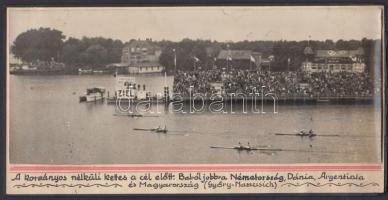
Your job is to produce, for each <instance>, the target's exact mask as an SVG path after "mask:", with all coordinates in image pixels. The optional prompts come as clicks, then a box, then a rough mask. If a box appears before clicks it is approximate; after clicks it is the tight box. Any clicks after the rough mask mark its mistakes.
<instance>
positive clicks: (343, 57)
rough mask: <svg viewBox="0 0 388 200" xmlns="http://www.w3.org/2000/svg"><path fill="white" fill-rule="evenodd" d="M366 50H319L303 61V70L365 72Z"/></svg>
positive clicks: (312, 71) (310, 71)
mask: <svg viewBox="0 0 388 200" xmlns="http://www.w3.org/2000/svg"><path fill="white" fill-rule="evenodd" d="M365 67H366V66H365V62H364V51H363V49H362V48H359V49H357V50H350V51H346V50H337V51H336V50H317V51H316V52H315V53H314V54H313V56H312V58H310V59H307V60H306V61H305V62H303V63H302V70H303V71H305V72H308V73H314V72H333V73H337V72H343V71H346V72H356V73H363V72H365Z"/></svg>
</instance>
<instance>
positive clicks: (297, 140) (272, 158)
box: [9, 75, 381, 164]
mask: <svg viewBox="0 0 388 200" xmlns="http://www.w3.org/2000/svg"><path fill="white" fill-rule="evenodd" d="M136 80H137V82H138V84H141V85H143V84H145V85H146V86H147V90H150V91H152V92H153V93H156V92H162V91H163V86H164V81H165V80H164V77H163V76H158V75H142V76H138V77H136ZM172 83H173V77H168V78H167V84H168V85H169V87H170V88H172ZM94 86H103V87H105V88H106V89H107V90H108V91H110V94H113V93H114V88H115V78H114V77H113V76H111V75H101V76H96V75H94V76H93V75H90V76H88V75H83V76H80V75H54V76H17V75H11V76H10V82H9V89H10V110H9V117H10V132H9V141H10V142H9V145H10V147H9V153H10V163H11V164H221V163H222V164H284V163H379V162H380V160H381V155H380V153H381V109H380V107H379V105H373V104H359V105H358V104H346V105H332V104H316V105H279V107H278V113H276V114H275V113H273V112H271V111H272V105H265V110H266V113H265V114H260V113H252V112H248V113H242V112H241V111H242V108H241V105H240V106H239V105H236V106H235V107H234V109H236V112H235V113H234V114H232V113H230V112H228V113H226V114H222V113H212V112H208V111H205V112H198V113H193V114H189V113H186V114H184V113H176V112H172V111H171V110H172V108H171V106H170V107H167V108H165V107H164V106H163V105H161V106H160V107H158V108H157V107H156V106H153V107H152V110H153V111H156V110H158V111H160V113H159V114H148V115H147V116H145V117H138V118H136V117H128V116H117V115H115V113H116V111H117V108H116V106H115V105H108V104H106V102H100V103H80V102H79V98H78V97H79V96H80V95H82V94H83V93H85V91H86V88H88V87H94ZM186 109H187V108H186ZM164 125H166V126H167V127H168V129H169V132H168V133H167V134H163V133H152V132H148V131H135V130H133V129H134V128H155V127H158V126H162V127H164ZM301 129H306V130H310V129H312V130H314V132H315V133H316V134H318V135H338V136H327V137H323V136H317V137H314V138H308V137H305V138H301V137H297V136H278V135H275V133H296V132H297V131H299V130H301ZM239 142H241V143H242V144H245V145H246V144H247V143H248V142H249V143H250V145H251V146H265V147H269V148H279V149H283V150H284V151H270V152H261V151H250V152H247V151H237V150H234V149H221V148H210V146H222V147H232V146H234V145H236V144H238V143H239Z"/></svg>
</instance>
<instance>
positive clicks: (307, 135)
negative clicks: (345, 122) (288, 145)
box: [275, 133, 340, 137]
mask: <svg viewBox="0 0 388 200" xmlns="http://www.w3.org/2000/svg"><path fill="white" fill-rule="evenodd" d="M275 135H279V136H282V135H283V136H299V137H339V136H340V135H336V134H333V135H317V134H315V133H312V134H308V133H306V134H300V133H275Z"/></svg>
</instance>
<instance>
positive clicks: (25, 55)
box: [11, 28, 381, 72]
mask: <svg viewBox="0 0 388 200" xmlns="http://www.w3.org/2000/svg"><path fill="white" fill-rule="evenodd" d="M152 43H154V44H155V45H158V46H159V47H160V48H161V49H162V54H161V56H160V63H161V64H162V65H163V66H166V68H167V71H169V72H172V71H173V70H174V54H176V58H177V60H176V63H177V69H180V70H193V69H194V63H195V66H196V67H201V68H202V69H206V68H211V67H212V66H213V63H214V58H215V57H216V56H217V55H218V53H219V51H220V50H221V49H227V48H228V47H229V48H230V49H232V50H233V49H235V50H252V51H256V52H260V53H262V56H263V58H268V56H270V55H273V56H274V60H273V62H272V64H271V69H272V70H279V71H282V70H287V68H288V69H290V70H295V69H298V68H299V67H300V66H301V63H302V62H303V61H304V60H305V55H304V54H303V52H304V48H305V47H306V46H307V45H310V46H311V47H312V49H313V50H317V49H323V50H327V49H338V50H354V49H357V48H359V47H362V48H363V49H364V52H365V55H366V64H367V68H368V70H371V69H372V68H373V66H374V64H375V63H376V62H379V59H378V58H379V57H376V56H377V53H378V52H379V51H378V50H380V49H381V47H380V46H379V45H380V40H370V39H365V38H364V39H362V40H361V41H359V40H349V41H346V40H338V41H332V40H325V41H307V40H305V41H285V40H280V41H247V40H244V41H239V42H217V41H210V40H191V39H183V40H182V41H179V42H172V41H167V40H162V41H154V42H152ZM123 47H124V43H123V42H122V41H120V40H112V39H107V38H102V37H94V38H88V37H83V38H82V39H77V38H72V37H70V38H67V39H66V40H65V36H64V35H62V32H61V31H58V30H55V29H49V28H39V29H31V30H28V31H26V32H23V33H21V34H20V35H19V36H18V37H17V38H16V40H15V41H14V42H13V44H12V46H11V52H12V53H13V54H14V55H15V57H16V58H19V59H21V60H23V61H25V62H31V61H34V60H37V59H39V60H51V59H52V58H54V59H55V60H56V61H59V62H64V63H65V64H66V67H67V69H69V70H75V69H77V68H79V67H83V68H100V67H104V66H105V65H107V64H109V63H119V62H120V61H121V59H120V58H121V54H122V48H123ZM174 49H175V52H174ZM195 58H198V59H199V61H196V59H195Z"/></svg>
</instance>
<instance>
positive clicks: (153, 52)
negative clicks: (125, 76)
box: [108, 39, 165, 74]
mask: <svg viewBox="0 0 388 200" xmlns="http://www.w3.org/2000/svg"><path fill="white" fill-rule="evenodd" d="M161 53H162V51H161V49H160V47H158V46H157V45H155V44H154V43H153V42H152V40H151V39H146V40H131V41H130V42H129V43H128V44H126V45H125V46H124V48H123V50H122V56H121V63H113V64H110V65H109V66H108V67H113V68H116V71H118V72H122V73H131V74H143V73H160V72H162V71H164V70H165V67H164V66H162V65H161V64H160V63H159V57H160V55H161Z"/></svg>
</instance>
